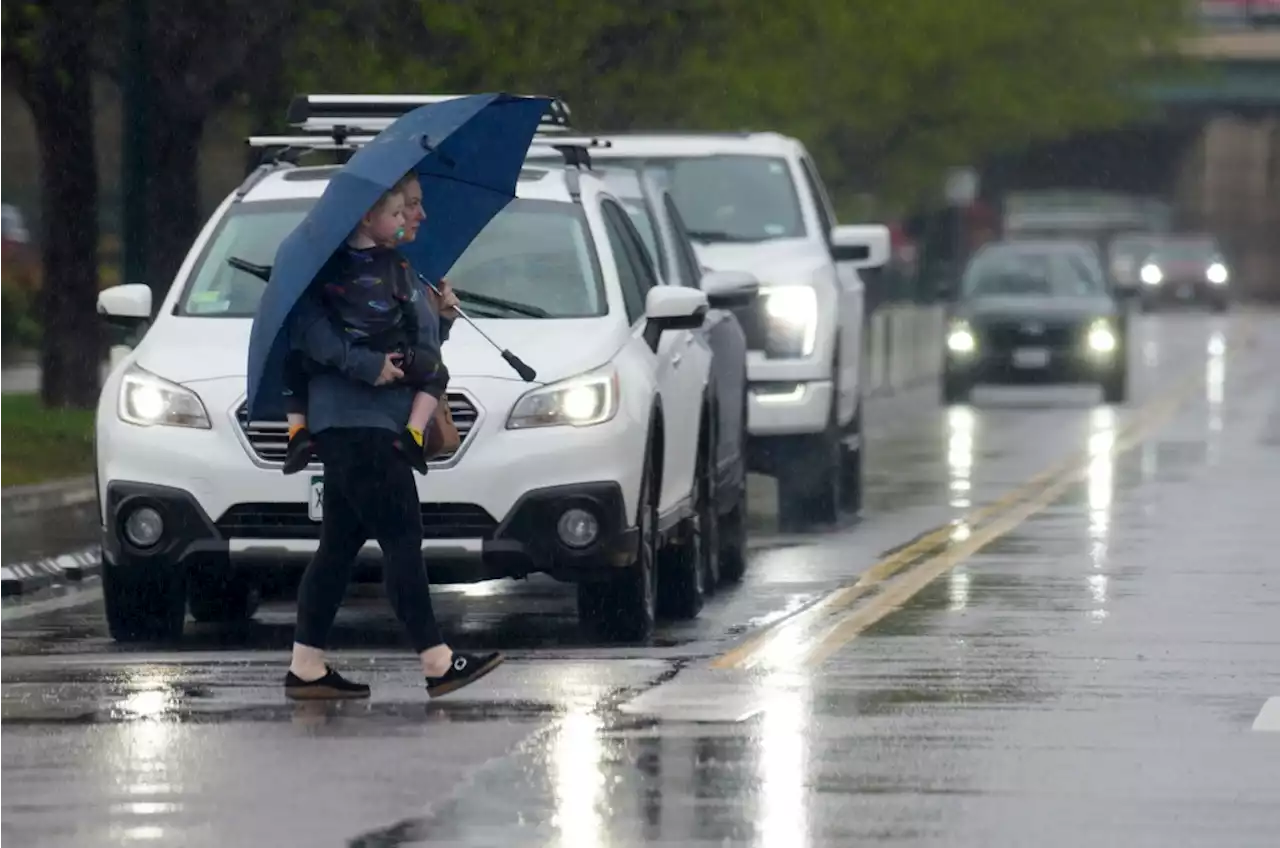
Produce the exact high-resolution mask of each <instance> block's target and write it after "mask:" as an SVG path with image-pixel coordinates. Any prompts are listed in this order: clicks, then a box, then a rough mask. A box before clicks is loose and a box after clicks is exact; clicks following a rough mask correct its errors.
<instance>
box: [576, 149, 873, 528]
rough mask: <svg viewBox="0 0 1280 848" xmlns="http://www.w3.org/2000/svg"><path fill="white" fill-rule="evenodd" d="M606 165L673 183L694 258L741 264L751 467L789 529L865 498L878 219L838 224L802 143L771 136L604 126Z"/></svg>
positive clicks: (713, 264)
mask: <svg viewBox="0 0 1280 848" xmlns="http://www.w3.org/2000/svg"><path fill="white" fill-rule="evenodd" d="M602 138H604V139H607V141H608V144H609V146H608V147H600V148H596V149H593V150H592V153H591V155H592V156H593V157H594V158H596V159H597V160H600V161H601V162H602V164H603V163H605V162H609V163H612V162H614V161H615V160H625V161H628V162H631V163H633V164H639V165H642V166H643V167H644V168H645V169H646V170H647V171H648V172H649V173H651V174H653V175H655V176H656V177H658V178H659V179H660V180H661V181H662V182H663V183H664V184H665V187H666V188H667V189H668V190H669V191H670V192H671V195H672V197H673V198H674V199H675V202H676V205H677V207H678V208H679V210H680V214H681V216H682V217H683V218H684V222H685V225H686V226H687V228H688V230H689V235H690V236H691V238H692V239H693V241H694V244H695V249H696V250H697V252H698V256H699V259H700V260H701V262H702V264H703V265H705V266H706V267H708V268H710V269H712V270H716V271H730V270H741V271H748V272H750V273H751V274H753V275H755V276H756V277H757V278H758V279H759V280H760V281H761V288H760V297H759V299H758V300H757V302H756V303H755V304H754V305H752V306H750V307H748V308H746V309H742V310H739V311H738V320H739V321H740V322H741V323H742V326H743V328H744V329H745V330H746V334H747V343H748V353H747V373H748V378H749V380H750V383H751V392H750V401H749V411H748V416H749V432H750V435H751V451H750V454H751V465H752V468H753V470H756V471H760V472H763V473H766V474H771V475H773V476H775V477H776V478H777V480H778V509H779V516H778V518H779V523H780V525H781V526H782V528H783V529H784V530H796V529H802V528H804V527H806V526H808V525H810V524H811V523H813V522H821V523H829V522H832V521H835V520H836V519H837V518H838V517H839V514H840V512H841V510H843V509H848V510H851V511H854V512H856V511H857V510H858V509H860V508H861V501H862V438H861V437H862V405H861V402H862V394H861V386H860V383H861V380H860V373H861V371H860V369H861V355H862V349H863V321H864V314H863V313H864V310H863V284H862V280H861V279H860V278H859V276H858V269H860V268H873V267H877V266H880V265H883V264H884V263H885V262H886V261H887V260H888V258H889V231H888V229H887V228H886V227H884V226H881V225H878V224H876V225H861V226H838V225H837V224H836V219H835V212H834V210H833V208H832V206H831V201H830V199H829V198H828V196H827V192H826V189H825V188H824V187H823V184H822V180H821V179H820V178H819V176H818V171H817V169H816V168H815V167H814V164H813V161H812V159H811V158H810V156H809V154H808V152H807V151H806V150H805V148H804V145H803V144H801V143H800V142H799V141H797V140H796V139H794V138H788V137H786V136H782V135H778V134H776V133H696V134H684V133H678V134H661V133H647V134H646V133H638V134H620V135H619V134H609V135H606V136H602Z"/></svg>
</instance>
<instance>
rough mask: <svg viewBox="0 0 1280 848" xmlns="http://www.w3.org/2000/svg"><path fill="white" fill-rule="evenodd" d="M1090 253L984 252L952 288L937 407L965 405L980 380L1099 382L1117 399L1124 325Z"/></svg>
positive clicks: (1023, 245) (1123, 382)
mask: <svg viewBox="0 0 1280 848" xmlns="http://www.w3.org/2000/svg"><path fill="white" fill-rule="evenodd" d="M1093 255H1094V254H1093V253H1092V250H1091V249H1090V250H1088V251H1085V250H1082V249H1081V246H1080V245H1078V244H1074V243H1071V242H1052V241H1046V242H996V243H993V244H989V245H986V246H984V247H983V248H981V249H980V250H979V251H978V252H977V253H976V254H975V255H974V256H973V258H972V259H971V260H970V262H969V264H968V266H967V267H966V268H965V271H964V274H963V275H962V277H961V279H960V281H959V284H958V286H957V287H956V288H955V290H954V291H953V292H952V295H953V304H952V308H951V310H950V313H951V314H950V316H949V320H948V323H947V329H946V333H947V337H946V344H945V346H944V347H945V351H946V353H945V357H946V359H945V362H944V363H943V369H942V386H941V389H942V398H943V401H944V402H945V403H948V404H955V403H966V402H967V401H968V400H969V396H970V393H971V392H972V390H973V387H974V386H976V385H978V384H980V383H1003V384H1023V385H1026V384H1048V383H1087V382H1096V383H1098V384H1099V385H1100V386H1101V387H1102V393H1103V398H1104V400H1105V401H1106V402H1107V403H1123V402H1124V401H1125V400H1126V398H1127V395H1128V382H1129V381H1128V355H1127V336H1128V332H1127V326H1126V322H1125V321H1124V316H1123V312H1122V310H1121V308H1120V305H1119V303H1118V302H1117V300H1116V298H1115V296H1114V295H1113V294H1112V293H1111V292H1110V290H1109V289H1108V287H1107V285H1106V282H1105V281H1104V280H1103V279H1102V278H1101V276H1100V274H1099V272H1098V270H1097V268H1096V267H1094V266H1095V265H1096V261H1095V262H1093V263H1091V262H1090V257H1091V256H1093Z"/></svg>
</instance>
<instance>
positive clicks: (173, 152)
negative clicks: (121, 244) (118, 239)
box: [147, 100, 204, 304]
mask: <svg viewBox="0 0 1280 848" xmlns="http://www.w3.org/2000/svg"><path fill="white" fill-rule="evenodd" d="M174 111H176V110H173V109H170V108H168V104H166V103H164V102H163V101H160V100H157V101H154V102H153V103H152V107H151V154H150V156H149V157H148V165H149V167H150V175H149V179H148V181H147V221H148V222H149V226H150V231H149V232H148V233H147V248H148V250H147V253H148V261H147V283H148V284H149V285H150V286H151V290H152V292H153V294H154V297H153V302H154V303H157V304H158V303H159V302H160V300H161V299H162V298H163V297H164V296H165V294H166V293H167V292H168V291H169V286H170V285H171V284H172V283H173V282H174V275H175V274H177V273H178V268H179V267H180V266H181V265H182V260H183V259H184V258H185V257H186V255H187V251H188V250H189V249H190V248H191V243H192V241H193V240H194V239H195V237H196V235H197V234H199V232H200V227H201V224H202V223H203V221H202V220H201V218H200V173H199V162H200V139H201V137H202V136H203V135H204V119H203V118H201V119H198V120H193V119H191V118H189V117H185V116H182V117H179V116H176V115H174V114H173V112H174Z"/></svg>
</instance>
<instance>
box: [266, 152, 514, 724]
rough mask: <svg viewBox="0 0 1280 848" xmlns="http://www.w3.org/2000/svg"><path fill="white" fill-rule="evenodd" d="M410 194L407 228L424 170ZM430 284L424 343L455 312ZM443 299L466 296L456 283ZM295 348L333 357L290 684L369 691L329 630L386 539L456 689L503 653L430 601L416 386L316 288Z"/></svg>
mask: <svg viewBox="0 0 1280 848" xmlns="http://www.w3.org/2000/svg"><path fill="white" fill-rule="evenodd" d="M397 189H398V190H401V191H402V192H403V193H404V195H405V209H406V214H405V238H406V239H407V240H411V239H412V238H413V237H414V236H416V234H417V229H418V226H419V224H420V223H421V221H422V220H423V219H424V218H425V217H426V216H425V213H424V212H423V210H422V203H421V200H422V191H421V187H420V186H419V185H418V180H417V178H416V177H412V176H410V177H407V178H406V179H405V180H402V181H401V183H400V184H398V185H397ZM429 291H430V290H429V289H428V288H427V287H426V286H425V285H415V286H414V287H413V293H412V297H411V305H412V308H413V309H414V310H416V316H417V325H418V331H419V333H420V334H422V335H421V336H420V338H419V344H426V345H427V346H431V345H432V342H434V346H435V347H437V348H438V347H439V344H440V342H441V341H442V340H443V339H444V338H446V337H447V335H448V329H449V326H450V325H451V324H452V317H443V316H442V315H439V314H437V312H436V309H435V308H433V306H432V304H431V297H429V296H428V293H429ZM442 294H443V298H442V300H441V304H440V307H439V308H440V309H441V310H442V311H443V312H445V313H446V314H447V313H448V312H449V311H451V310H452V309H453V307H454V306H455V305H456V300H455V299H454V298H453V297H452V293H451V292H449V291H448V289H447V287H445V288H443V289H442ZM290 336H291V340H292V344H293V346H294V347H295V348H296V349H297V350H299V351H300V352H301V353H303V354H304V355H306V356H307V357H308V358H310V359H311V360H313V361H314V362H316V363H319V364H320V365H322V366H327V367H326V368H322V369H320V370H317V371H316V373H313V374H312V375H310V378H309V383H308V391H307V426H308V428H309V429H310V431H311V432H312V433H313V434H314V439H315V449H316V453H317V454H318V456H319V457H320V460H321V462H322V463H323V464H324V478H325V485H324V503H323V508H324V518H323V522H322V525H321V531H320V545H319V548H318V549H317V550H316V553H315V556H314V557H313V558H312V560H311V562H310V564H309V565H308V566H307V570H306V572H305V574H304V575H303V578H302V584H301V586H300V587H299V590H298V621H297V628H296V632H295V636H294V645H293V658H292V661H291V663H290V666H289V672H288V674H287V675H286V677H285V694H286V695H287V696H288V697H290V698H295V699H326V698H364V697H368V696H369V687H368V686H367V685H366V684H363V683H357V682H354V681H351V680H348V679H346V678H345V677H343V676H342V675H341V674H339V673H338V672H337V671H335V670H334V669H332V668H330V667H329V666H328V665H327V664H326V662H325V653H324V650H325V646H326V643H327V641H328V635H329V630H330V628H331V627H332V625H333V620H334V618H335V617H336V615H337V612H338V608H339V606H340V605H341V603H342V599H343V596H344V595H345V594H346V589H347V585H348V583H349V582H350V578H351V571H352V568H353V566H354V564H355V560H356V557H357V555H358V554H359V552H360V549H361V548H362V547H363V546H364V544H365V543H366V542H367V541H368V540H369V539H370V538H373V539H375V540H376V541H377V542H378V546H379V547H380V548H381V549H382V558H383V577H384V582H385V584H386V590H387V597H388V599H389V600H390V601H391V606H392V608H393V609H394V610H395V613H396V617H397V618H398V619H399V620H400V623H401V624H402V626H403V627H404V628H405V630H406V632H407V633H408V635H409V639H410V641H411V643H412V645H413V648H414V650H415V651H416V652H417V653H418V657H419V659H420V661H421V663H422V673H423V675H424V677H425V678H426V686H427V692H428V694H429V695H431V696H433V697H434V696H439V695H443V694H446V693H448V692H452V691H454V690H456V689H459V688H461V687H463V686H466V685H467V684H469V683H472V682H474V681H475V680H477V679H479V678H480V677H482V676H484V675H485V674H487V673H488V672H490V671H492V670H493V669H494V668H496V667H497V666H498V665H499V664H500V663H501V662H502V661H503V657H502V655H501V654H499V653H496V652H495V653H489V654H484V655H476V654H464V653H461V652H455V651H453V650H452V649H451V648H450V647H449V646H448V644H447V643H446V642H445V641H444V638H443V636H442V635H441V633H440V629H439V626H438V625H437V623H436V620H435V614H434V611H433V609H432V605H431V594H430V588H429V584H428V580H427V573H426V568H425V566H424V565H423V562H422V518H421V507H420V505H419V501H418V491H417V486H416V484H415V482H414V476H413V470H412V469H411V468H410V465H409V463H408V462H407V461H406V459H405V456H406V454H405V451H404V445H402V444H401V443H400V441H399V440H401V439H403V438H404V436H403V433H404V427H405V423H404V422H405V421H406V419H407V417H408V415H409V411H410V407H411V405H412V403H413V395H414V390H413V389H412V388H409V387H407V386H403V385H398V384H397V381H398V380H399V378H400V377H402V376H403V374H402V372H401V371H400V369H399V367H398V365H397V361H398V360H397V358H396V356H395V355H394V354H385V355H384V354H380V353H376V352H374V351H371V350H369V349H368V348H362V347H359V346H355V345H352V344H350V342H349V341H348V340H347V339H345V338H343V336H342V334H341V333H340V332H339V331H338V329H337V328H336V326H335V325H334V323H333V321H332V320H331V319H330V317H329V316H328V315H327V314H326V312H325V310H324V309H323V308H322V307H321V306H320V305H319V301H318V296H317V295H316V294H315V293H314V292H313V293H312V294H311V295H309V296H308V297H307V298H306V299H304V300H303V301H301V302H300V303H299V306H298V308H297V310H296V312H295V315H294V318H293V319H292V323H291V326H290Z"/></svg>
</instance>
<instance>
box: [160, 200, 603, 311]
mask: <svg viewBox="0 0 1280 848" xmlns="http://www.w3.org/2000/svg"><path fill="white" fill-rule="evenodd" d="M314 202H315V201H314V199H303V200H288V201H257V202H249V203H237V204H235V205H233V206H232V207H231V208H230V209H229V210H228V212H227V214H226V216H225V217H224V218H223V219H222V221H221V222H219V224H218V226H217V228H216V229H215V231H214V233H213V235H212V237H211V238H210V239H209V242H208V244H207V245H206V247H205V248H204V250H203V251H202V252H201V255H200V256H199V257H198V258H197V260H196V264H195V270H194V272H193V273H192V275H191V276H190V277H189V278H188V280H189V282H188V284H187V288H186V291H185V292H184V293H183V297H182V298H181V299H180V301H179V308H178V314H179V315H189V316H200V317H222V318H252V317H253V315H254V313H255V312H256V311H257V309H258V301H259V300H260V299H261V298H262V292H263V289H264V288H265V287H266V284H265V283H264V282H262V281H261V280H259V279H258V278H257V277H254V276H253V275H252V274H248V273H245V272H243V271H238V270H236V269H234V268H232V267H231V266H229V265H227V261H226V260H227V258H228V257H230V256H235V257H238V258H240V259H245V260H247V261H249V262H252V263H255V264H259V265H270V264H271V263H272V262H273V261H274V260H275V254H276V250H277V248H278V247H279V246H280V242H281V241H283V240H284V238H285V237H286V236H288V234H289V233H290V232H292V231H293V229H294V228H295V227H297V226H298V224H299V223H300V222H301V221H302V219H303V218H304V217H305V216H306V214H307V212H308V210H309V209H310V208H311V206H312V204H313V203H314ZM449 282H450V284H451V285H453V287H454V288H456V289H459V290H462V291H466V292H470V293H473V294H481V295H488V296H490V297H497V298H502V299H503V300H510V301H515V302H517V303H526V304H530V305H534V306H538V307H540V308H541V309H544V310H546V311H547V312H548V313H549V315H550V316H551V317H554V318H585V317H592V316H598V315H604V314H606V313H607V312H608V303H607V301H606V299H605V295H604V285H603V282H602V280H601V278H600V269H599V260H598V259H597V257H596V255H595V249H594V248H593V246H592V243H591V240H590V236H589V235H588V232H587V228H586V221H585V219H584V218H583V216H582V212H581V210H580V209H579V208H578V206H577V205H576V204H573V203H567V202H557V201H548V200H519V199H518V200H514V201H512V202H511V203H510V204H508V205H507V206H506V208H504V209H503V210H502V211H501V212H499V213H498V215H497V216H495V217H494V219H493V220H492V221H491V222H489V225H488V226H487V227H485V229H484V231H483V232H481V233H480V235H479V236H478V237H477V238H476V240H475V241H474V242H472V243H471V246H470V247H468V248H467V250H466V252H464V253H463V254H462V256H461V257H460V258H459V259H458V261H457V262H456V263H455V264H454V266H453V268H452V269H451V270H450V271H449ZM470 308H471V309H473V310H474V311H476V312H477V314H483V315H484V317H486V318H490V317H492V318H514V317H519V316H518V315H516V314H511V313H509V312H507V311H505V310H498V309H495V310H492V314H490V309H487V308H485V307H480V306H471V307H470Z"/></svg>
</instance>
